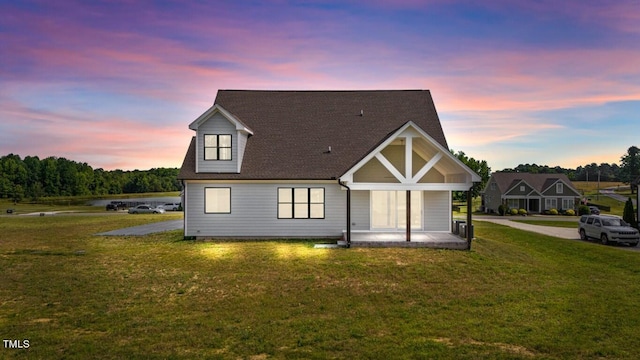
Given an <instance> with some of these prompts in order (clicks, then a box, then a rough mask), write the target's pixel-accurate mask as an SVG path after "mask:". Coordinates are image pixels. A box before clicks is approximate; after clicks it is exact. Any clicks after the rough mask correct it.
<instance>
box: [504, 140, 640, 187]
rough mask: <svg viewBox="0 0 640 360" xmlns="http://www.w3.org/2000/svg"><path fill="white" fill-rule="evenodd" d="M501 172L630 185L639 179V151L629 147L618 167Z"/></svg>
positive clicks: (523, 167) (532, 168)
mask: <svg viewBox="0 0 640 360" xmlns="http://www.w3.org/2000/svg"><path fill="white" fill-rule="evenodd" d="M501 172H528V173H534V174H565V175H567V177H568V178H569V180H571V181H598V180H600V181H619V182H623V183H627V184H630V183H632V182H634V181H635V180H636V179H638V177H640V149H638V148H637V147H636V146H631V147H630V148H629V149H627V152H626V154H624V155H622V156H621V157H620V165H618V164H615V163H612V164H608V163H601V164H600V165H598V164H596V163H591V164H589V165H585V166H578V167H577V168H575V169H567V168H562V167H560V166H555V167H549V166H546V165H536V164H524V165H523V164H520V165H518V166H516V167H515V168H510V169H504V170H502V171H501Z"/></svg>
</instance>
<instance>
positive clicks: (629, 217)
mask: <svg viewBox="0 0 640 360" xmlns="http://www.w3.org/2000/svg"><path fill="white" fill-rule="evenodd" d="M622 220H624V221H625V222H627V223H628V224H629V225H630V226H632V227H634V228H637V227H638V221H637V220H636V211H635V209H634V208H633V202H632V200H631V198H629V199H628V200H627V202H626V203H625V204H624V212H623V213H622Z"/></svg>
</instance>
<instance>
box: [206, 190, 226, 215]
mask: <svg viewBox="0 0 640 360" xmlns="http://www.w3.org/2000/svg"><path fill="white" fill-rule="evenodd" d="M204 212H205V213H206V214H230V213H231V188H205V189H204Z"/></svg>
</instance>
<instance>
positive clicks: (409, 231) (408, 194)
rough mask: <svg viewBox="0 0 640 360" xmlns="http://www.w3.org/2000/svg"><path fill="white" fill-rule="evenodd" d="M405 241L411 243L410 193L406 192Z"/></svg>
mask: <svg viewBox="0 0 640 360" xmlns="http://www.w3.org/2000/svg"><path fill="white" fill-rule="evenodd" d="M406 193H407V241H411V191H410V190H407V191H406Z"/></svg>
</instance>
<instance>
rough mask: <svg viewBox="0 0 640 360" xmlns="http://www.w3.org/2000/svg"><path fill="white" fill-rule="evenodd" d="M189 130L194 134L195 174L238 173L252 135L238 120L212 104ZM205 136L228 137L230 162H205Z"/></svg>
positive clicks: (220, 107)
mask: <svg viewBox="0 0 640 360" xmlns="http://www.w3.org/2000/svg"><path fill="white" fill-rule="evenodd" d="M189 129H191V130H194V131H195V132H196V173H200V172H217V173H224V172H229V173H233V172H235V173H240V169H241V167H242V159H243V157H244V149H245V146H246V143H247V139H248V137H249V136H250V135H253V131H252V130H251V129H250V128H249V127H248V126H246V125H245V124H244V123H243V122H242V121H240V119H238V118H237V117H236V116H234V115H233V114H231V113H230V112H228V111H227V110H225V109H224V108H223V107H222V106H220V105H217V104H214V105H213V106H212V107H210V108H209V109H208V110H207V111H205V112H204V113H203V114H202V115H200V116H199V117H198V118H197V119H196V120H195V121H193V122H192V123H191V124H190V125H189ZM205 135H223V136H226V135H230V138H231V149H232V154H235V156H232V157H231V161H228V162H220V163H215V162H212V161H206V160H205V157H204V151H205V150H204V146H205Z"/></svg>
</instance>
